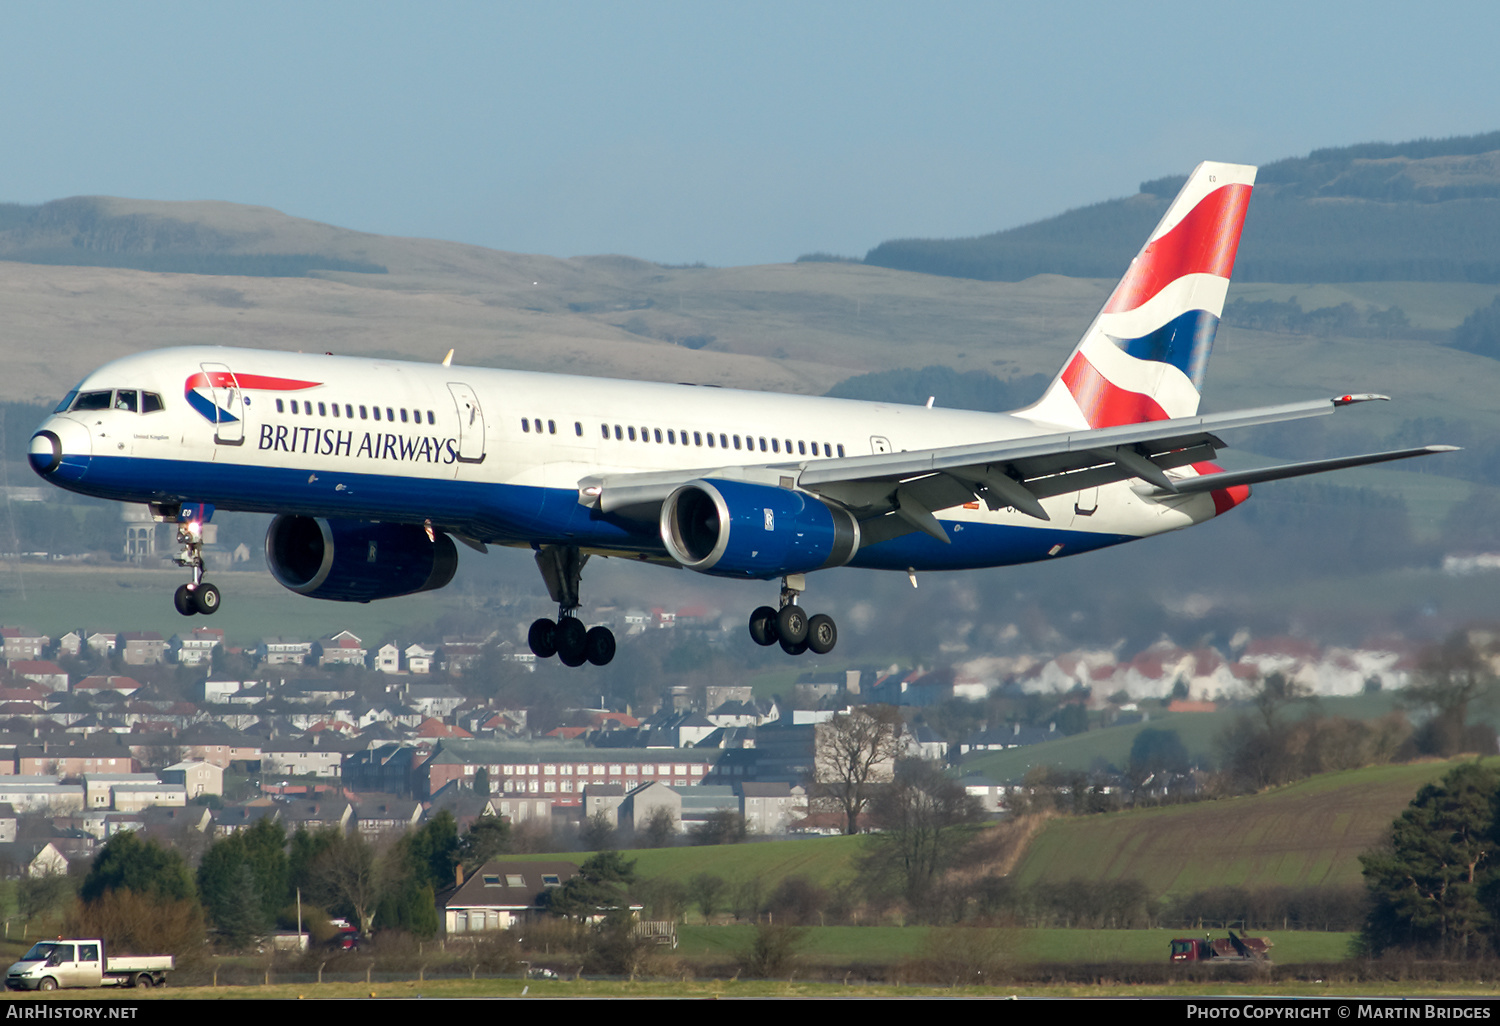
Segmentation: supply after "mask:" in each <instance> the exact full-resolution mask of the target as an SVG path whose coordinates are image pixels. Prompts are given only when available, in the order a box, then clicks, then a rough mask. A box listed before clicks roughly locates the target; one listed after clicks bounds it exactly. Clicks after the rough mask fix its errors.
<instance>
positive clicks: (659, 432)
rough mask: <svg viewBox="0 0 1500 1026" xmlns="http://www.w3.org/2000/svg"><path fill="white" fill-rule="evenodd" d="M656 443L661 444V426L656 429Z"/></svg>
mask: <svg viewBox="0 0 1500 1026" xmlns="http://www.w3.org/2000/svg"><path fill="white" fill-rule="evenodd" d="M656 444H657V445H660V444H661V428H657V429H656Z"/></svg>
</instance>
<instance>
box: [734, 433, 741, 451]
mask: <svg viewBox="0 0 1500 1026" xmlns="http://www.w3.org/2000/svg"><path fill="white" fill-rule="evenodd" d="M734 447H735V448H736V449H738V448H739V447H740V436H739V435H735V436H734Z"/></svg>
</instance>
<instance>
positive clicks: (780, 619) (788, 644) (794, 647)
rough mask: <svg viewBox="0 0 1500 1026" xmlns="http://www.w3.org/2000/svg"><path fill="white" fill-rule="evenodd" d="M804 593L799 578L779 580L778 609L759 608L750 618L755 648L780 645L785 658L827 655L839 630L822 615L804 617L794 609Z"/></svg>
mask: <svg viewBox="0 0 1500 1026" xmlns="http://www.w3.org/2000/svg"><path fill="white" fill-rule="evenodd" d="M805 590H807V582H806V578H804V577H803V575H802V574H788V575H787V576H785V577H783V578H782V579H781V608H780V609H779V610H776V609H772V608H771V607H770V606H761V607H760V608H759V609H757V610H756V611H755V612H753V613H751V614H750V637H751V638H753V639H754V640H755V643H756V644H757V645H775V644H778V643H779V644H780V645H781V650H782V651H783V652H785V653H786V654H787V655H801V654H802V653H803V652H806V651H809V650H811V651H812V652H814V653H815V654H817V655H827V654H828V653H829V652H832V651H833V646H834V645H836V644H838V640H839V629H838V626H837V625H836V624H835V623H834V622H833V617H831V616H826V615H824V614H823V613H817V614H815V615H813V616H808V615H807V612H806V611H805V610H804V609H803V608H802V607H801V606H799V605H797V597H798V596H799V595H801V594H802V592H804V591H805Z"/></svg>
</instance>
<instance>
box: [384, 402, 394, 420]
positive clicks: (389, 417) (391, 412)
mask: <svg viewBox="0 0 1500 1026" xmlns="http://www.w3.org/2000/svg"><path fill="white" fill-rule="evenodd" d="M385 419H386V420H388V421H390V422H391V423H395V421H396V411H395V410H393V409H391V408H390V407H389V406H387V407H386V408H385Z"/></svg>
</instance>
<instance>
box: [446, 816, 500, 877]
mask: <svg viewBox="0 0 1500 1026" xmlns="http://www.w3.org/2000/svg"><path fill="white" fill-rule="evenodd" d="M510 845H511V839H510V823H509V822H508V821H507V820H505V819H503V818H502V817H500V816H481V817H479V818H478V819H476V820H475V821H474V822H473V823H471V824H469V829H468V830H467V831H466V832H465V833H464V837H463V840H462V841H460V842H459V845H458V860H459V862H461V863H462V864H463V867H464V874H465V875H468V874H470V873H474V872H477V871H478V869H479V867H480V866H482V865H484V864H485V863H486V862H489V861H490V860H491V859H493V858H495V856H497V855H504V854H505V853H506V852H508V851H510Z"/></svg>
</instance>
